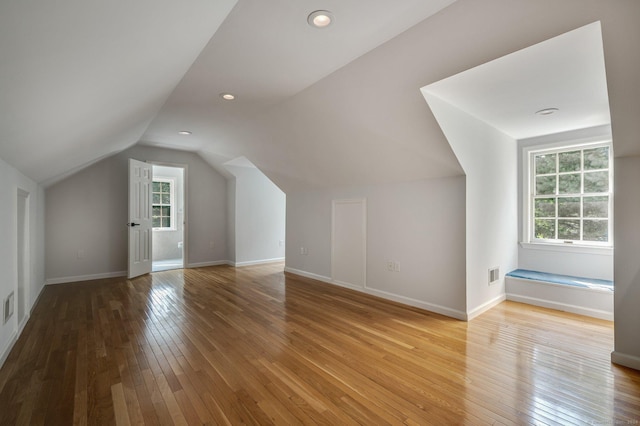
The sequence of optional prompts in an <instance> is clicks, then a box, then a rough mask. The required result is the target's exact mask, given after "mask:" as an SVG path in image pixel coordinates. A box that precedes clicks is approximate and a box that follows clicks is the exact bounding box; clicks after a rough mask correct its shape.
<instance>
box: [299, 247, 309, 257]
mask: <svg viewBox="0 0 640 426" xmlns="http://www.w3.org/2000/svg"><path fill="white" fill-rule="evenodd" d="M300 254H302V255H305V256H306V255H308V254H309V249H308V248H306V247H300Z"/></svg>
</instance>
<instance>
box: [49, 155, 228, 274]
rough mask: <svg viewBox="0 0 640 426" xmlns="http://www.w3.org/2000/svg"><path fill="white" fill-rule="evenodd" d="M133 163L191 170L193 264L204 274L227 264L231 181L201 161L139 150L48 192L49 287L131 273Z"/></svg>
mask: <svg viewBox="0 0 640 426" xmlns="http://www.w3.org/2000/svg"><path fill="white" fill-rule="evenodd" d="M128 158H135V159H138V160H142V161H157V162H164V163H175V164H180V165H186V166H187V178H186V179H187V185H188V193H187V199H188V204H187V214H188V218H187V229H188V230H187V244H188V246H187V253H188V259H187V261H188V262H189V265H191V266H197V265H206V264H212V263H216V262H220V261H226V260H227V243H226V237H227V235H226V226H227V217H226V214H227V206H226V202H227V192H226V191H227V186H226V179H225V178H223V177H222V176H221V175H220V174H219V173H217V172H216V171H215V170H214V169H213V168H211V166H209V165H208V164H207V163H206V162H205V161H204V160H202V159H201V158H200V157H199V156H198V155H196V154H193V153H189V152H183V151H175V150H169V149H163V148H153V147H148V146H139V145H138V146H134V147H132V148H130V149H127V150H125V151H123V152H121V153H119V154H117V155H114V156H112V157H109V158H106V159H104V160H102V161H99V162H97V163H95V164H93V165H92V166H90V167H88V168H86V169H84V170H82V171H80V172H78V173H76V174H74V175H72V176H70V177H68V178H67V179H65V180H63V181H60V182H58V183H56V184H55V185H53V186H51V187H49V188H47V190H46V207H47V217H46V228H47V232H46V277H47V281H48V282H51V283H56V282H67V281H77V280H83V279H92V278H99V277H108V276H117V275H122V274H123V273H124V271H126V269H127V227H126V223H127V218H128V210H127V205H128V196H127V191H128V186H127V180H128V177H127V176H128V169H127V161H128Z"/></svg>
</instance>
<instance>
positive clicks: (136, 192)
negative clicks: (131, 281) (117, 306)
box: [127, 158, 153, 278]
mask: <svg viewBox="0 0 640 426" xmlns="http://www.w3.org/2000/svg"><path fill="white" fill-rule="evenodd" d="M152 179H153V172H152V165H151V164H147V163H143V162H142V161H138V160H134V159H132V158H130V159H129V223H127V226H128V227H129V268H128V277H129V278H133V277H137V276H139V275H143V274H148V273H149V272H151V234H152V232H151V231H152V228H151V180H152Z"/></svg>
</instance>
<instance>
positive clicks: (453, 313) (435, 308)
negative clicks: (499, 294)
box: [284, 266, 467, 321]
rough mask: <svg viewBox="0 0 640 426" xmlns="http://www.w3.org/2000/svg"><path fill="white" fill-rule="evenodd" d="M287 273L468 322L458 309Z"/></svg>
mask: <svg viewBox="0 0 640 426" xmlns="http://www.w3.org/2000/svg"><path fill="white" fill-rule="evenodd" d="M284 271H285V272H288V273H290V274H294V275H300V276H301V277H306V278H311V279H313V280H316V281H322V282H324V283H327V284H332V285H335V286H338V287H344V288H348V289H350V290H354V291H357V292H360V293H365V294H368V295H371V296H376V297H379V298H381V299H386V300H391V301H393V302H397V303H401V304H403V305H407V306H413V307H415V308H420V309H424V310H425V311H429V312H435V313H437V314H440V315H444V316H447V317H450V318H455V319H459V320H462V321H466V320H467V314H465V313H464V312H462V311H459V310H457V309H451V308H448V307H446V306H441V305H436V304H434V303H428V302H424V301H422V300H417V299H413V298H411V297H406V296H400V295H397V294H393V293H388V292H386V291H382V290H376V289H373V288H371V287H364V288H363V287H358V286H354V285H351V284H347V283H341V282H339V281H334V280H332V279H331V278H329V277H325V276H323V275H317V274H313V273H311V272H305V271H301V270H299V269H294V268H290V267H288V266H286V267H285V268H284Z"/></svg>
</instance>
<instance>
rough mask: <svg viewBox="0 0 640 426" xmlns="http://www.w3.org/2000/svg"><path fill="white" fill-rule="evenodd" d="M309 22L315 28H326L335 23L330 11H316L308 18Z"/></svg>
mask: <svg viewBox="0 0 640 426" xmlns="http://www.w3.org/2000/svg"><path fill="white" fill-rule="evenodd" d="M307 22H308V23H309V25H311V26H312V27H315V28H326V27H328V26H329V25H331V23H332V22H333V13H331V12H329V11H328V10H316V11H315V12H311V14H310V15H309V17H307Z"/></svg>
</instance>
